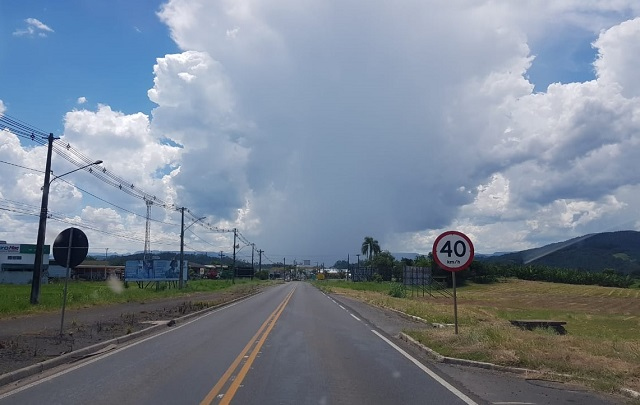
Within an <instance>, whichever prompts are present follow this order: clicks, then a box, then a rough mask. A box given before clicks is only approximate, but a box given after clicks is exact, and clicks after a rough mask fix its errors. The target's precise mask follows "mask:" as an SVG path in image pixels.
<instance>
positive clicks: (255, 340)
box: [200, 287, 296, 405]
mask: <svg viewBox="0 0 640 405" xmlns="http://www.w3.org/2000/svg"><path fill="white" fill-rule="evenodd" d="M295 290H296V287H294V288H293V289H292V290H291V291H290V292H289V294H287V296H286V297H285V299H284V300H283V301H282V302H281V303H280V305H278V307H277V308H276V309H275V311H273V312H272V313H271V315H269V317H267V319H266V320H265V321H264V323H263V324H262V326H260V329H258V332H256V334H255V335H254V336H253V337H252V338H251V340H249V343H247V345H246V346H245V347H244V349H242V351H241V352H240V354H239V355H238V357H236V359H235V360H234V361H233V363H231V365H230V366H229V368H228V369H227V371H225V373H224V374H223V375H222V378H220V380H218V382H217V383H216V385H214V387H213V388H212V389H211V391H209V394H207V396H206V397H205V398H204V399H203V400H202V401H201V402H200V405H209V404H212V403H213V401H214V400H215V399H216V398H217V397H218V395H219V394H220V391H221V390H222V388H223V387H224V386H225V385H227V383H228V382H229V381H230V379H231V377H232V376H233V375H234V372H235V371H236V370H237V369H238V366H240V363H241V362H242V360H243V359H244V358H245V357H247V353H249V351H251V353H249V356H248V358H247V360H246V361H245V363H244V364H243V365H242V368H241V369H240V371H238V373H237V374H236V375H235V378H234V379H233V381H231V384H230V385H229V388H228V389H227V392H225V393H224V394H223V395H222V398H221V399H220V402H219V403H220V404H221V405H222V404H225V405H226V404H229V403H230V402H231V400H232V399H233V396H234V395H235V394H236V391H237V390H238V388H239V387H240V384H242V380H244V377H246V375H247V373H248V372H249V369H250V368H251V365H252V364H253V361H254V360H255V359H256V357H257V356H258V353H259V352H260V349H261V348H262V345H263V344H264V342H265V341H266V340H267V337H268V336H269V333H271V329H273V327H274V325H275V324H276V321H277V320H278V318H279V317H280V314H282V311H284V308H285V307H286V306H287V304H288V303H289V300H290V299H291V296H292V295H293V292H294V291H295Z"/></svg>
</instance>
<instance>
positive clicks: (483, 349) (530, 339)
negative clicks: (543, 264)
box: [316, 280, 640, 391]
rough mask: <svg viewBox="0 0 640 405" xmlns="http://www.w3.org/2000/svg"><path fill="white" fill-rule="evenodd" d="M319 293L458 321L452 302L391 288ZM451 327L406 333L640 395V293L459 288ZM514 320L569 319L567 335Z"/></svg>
mask: <svg viewBox="0 0 640 405" xmlns="http://www.w3.org/2000/svg"><path fill="white" fill-rule="evenodd" d="M316 284H317V285H319V287H320V288H324V289H327V288H329V289H330V290H331V291H333V292H335V293H338V294H345V295H349V296H352V297H355V298H358V299H360V300H363V301H365V302H368V303H371V304H373V305H377V306H383V307H391V308H394V309H397V310H400V311H403V312H405V313H408V314H411V315H416V316H419V317H421V318H423V319H425V320H427V321H429V322H434V323H445V324H449V323H453V321H454V319H453V300H452V299H451V298H445V297H439V298H434V297H428V296H427V297H422V296H421V295H420V296H419V297H416V296H414V297H411V295H409V297H408V298H393V297H391V296H389V294H388V293H387V292H388V291H389V289H390V287H391V286H390V285H389V284H387V283H350V282H323V283H320V282H317V283H316ZM457 295H458V324H459V334H458V335H455V334H454V331H453V328H433V329H431V328H427V329H425V330H420V331H407V332H408V334H409V335H411V336H412V337H413V338H415V339H417V340H418V341H420V342H422V343H423V344H425V345H426V346H428V347H430V348H432V349H434V350H436V351H437V352H439V353H441V354H442V355H445V356H451V357H458V358H465V359H470V360H478V361H487V362H491V363H496V364H501V365H506V366H516V367H525V368H531V369H536V370H540V371H552V372H557V373H562V374H569V375H571V376H573V378H574V379H577V380H580V381H581V382H583V383H585V384H587V385H590V386H593V387H595V388H597V389H600V390H604V391H611V390H615V389H617V388H619V387H626V388H631V389H633V390H636V391H640V290H639V289H623V288H610V287H598V286H579V285H568V284H553V283H543V282H534V281H524V280H506V281H504V282H501V283H495V284H484V285H474V284H471V285H468V286H465V287H462V288H459V289H458V294H457ZM511 319H552V320H561V321H566V322H567V325H566V326H565V327H566V330H567V334H566V335H558V334H556V333H555V332H551V331H547V330H544V329H543V330H535V331H526V330H520V329H519V328H516V327H514V326H512V325H511V324H510V323H509V320H511Z"/></svg>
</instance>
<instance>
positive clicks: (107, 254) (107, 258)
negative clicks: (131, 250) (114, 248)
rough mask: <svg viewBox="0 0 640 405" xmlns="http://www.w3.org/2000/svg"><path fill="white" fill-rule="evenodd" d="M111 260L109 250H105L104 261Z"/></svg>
mask: <svg viewBox="0 0 640 405" xmlns="http://www.w3.org/2000/svg"><path fill="white" fill-rule="evenodd" d="M108 260H109V248H104V261H105V262H106V261H108Z"/></svg>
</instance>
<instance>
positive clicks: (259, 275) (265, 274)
mask: <svg viewBox="0 0 640 405" xmlns="http://www.w3.org/2000/svg"><path fill="white" fill-rule="evenodd" d="M254 276H255V277H256V278H258V279H260V280H267V279H268V278H269V271H267V270H260V271H256V274H255V275H254Z"/></svg>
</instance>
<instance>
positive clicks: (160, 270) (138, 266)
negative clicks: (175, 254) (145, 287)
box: [124, 259, 189, 281]
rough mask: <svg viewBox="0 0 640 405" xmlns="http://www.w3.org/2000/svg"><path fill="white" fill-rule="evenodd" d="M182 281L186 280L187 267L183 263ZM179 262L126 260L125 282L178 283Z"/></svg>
mask: <svg viewBox="0 0 640 405" xmlns="http://www.w3.org/2000/svg"><path fill="white" fill-rule="evenodd" d="M182 273H183V280H187V279H188V275H189V266H188V262H187V261H186V260H185V261H184V262H183V271H182ZM179 279H180V262H179V261H178V260H175V259H174V260H147V261H146V262H145V261H143V260H128V261H127V262H126V263H125V265H124V280H125V281H178V280H179Z"/></svg>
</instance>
